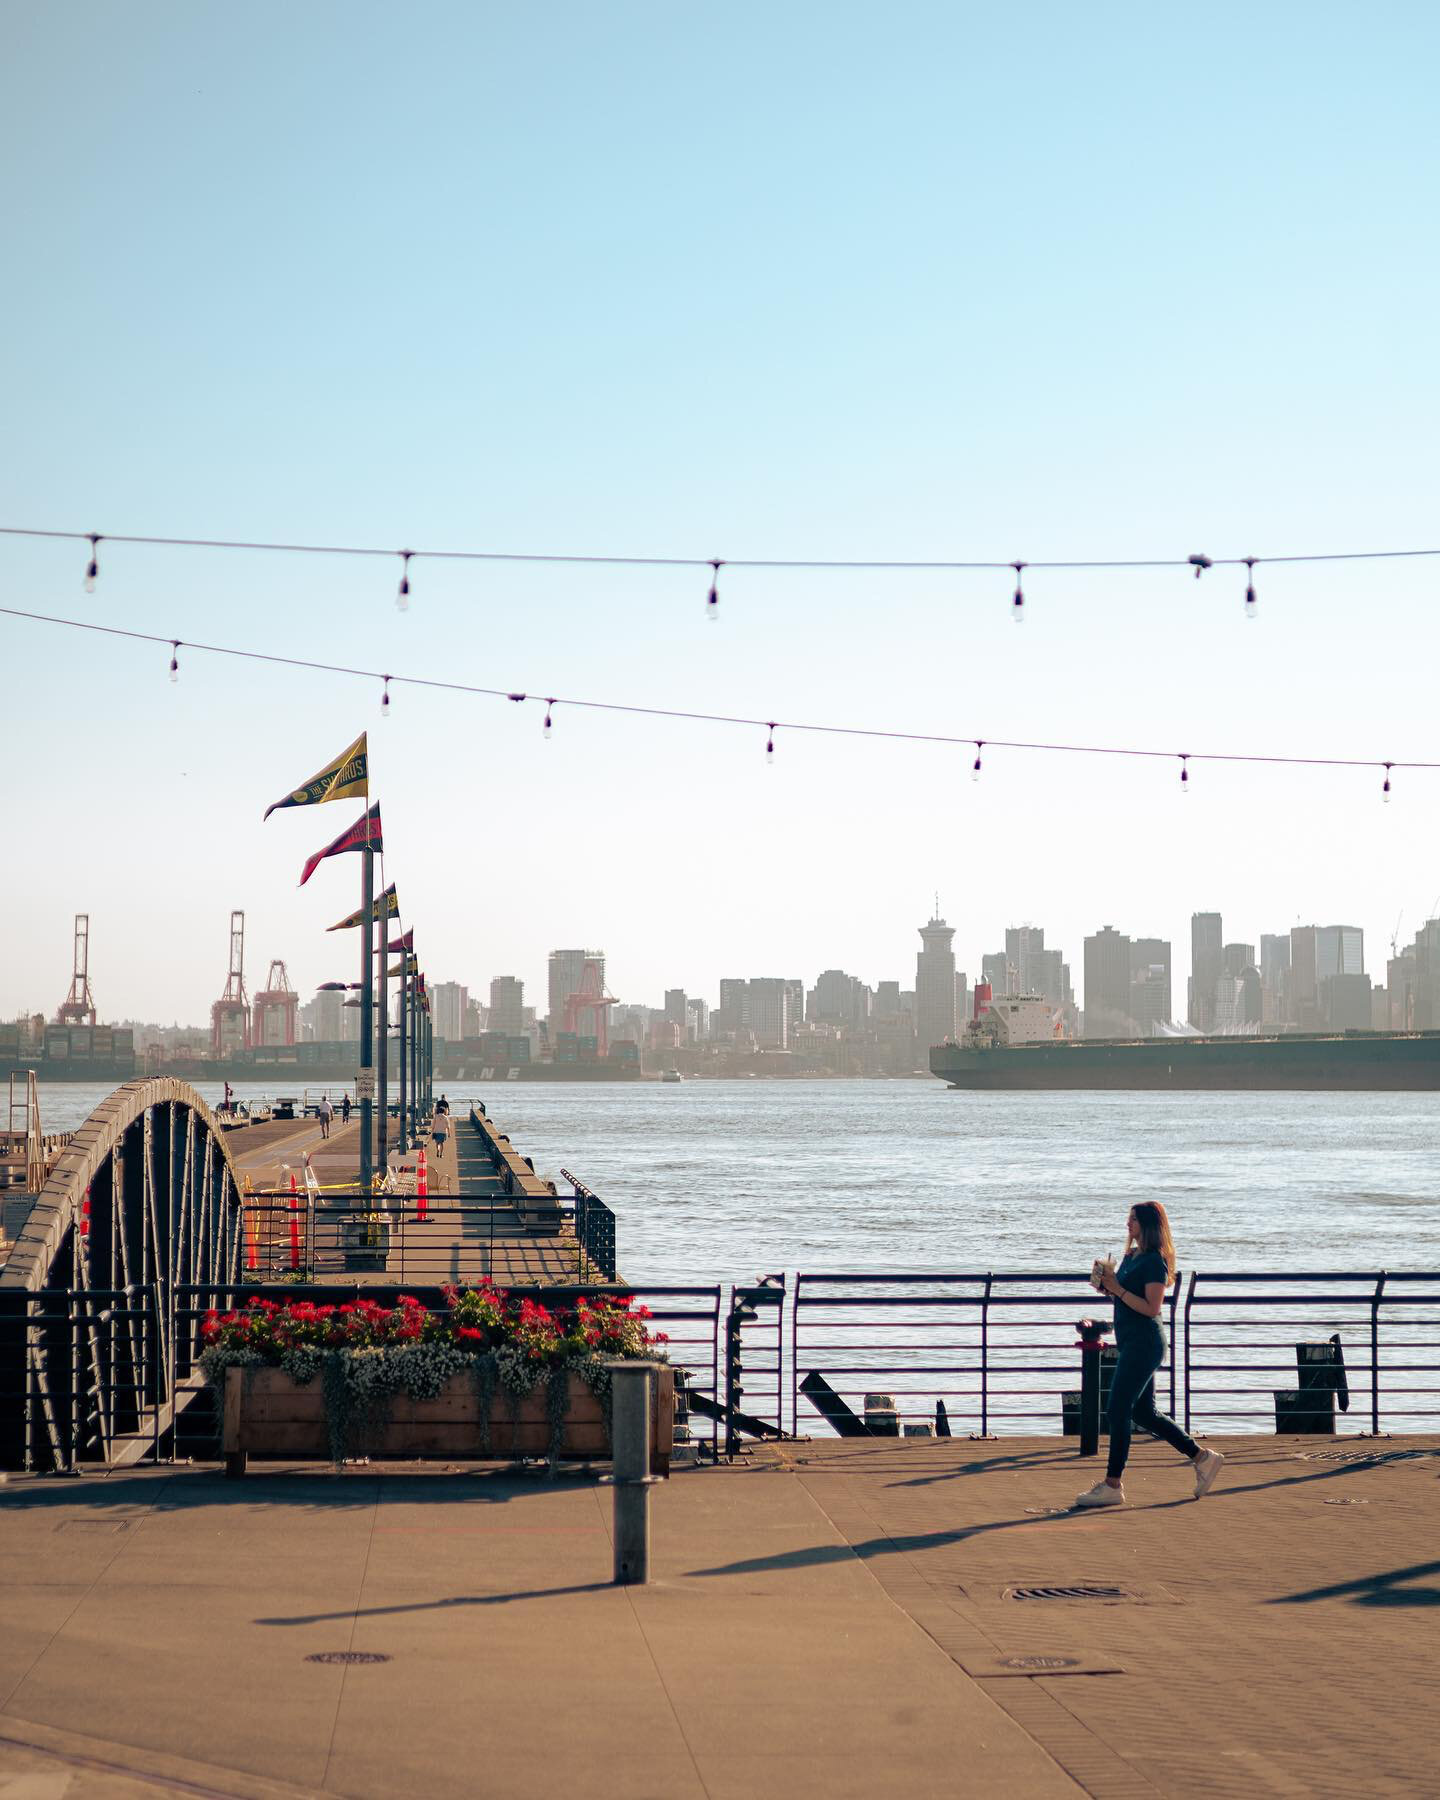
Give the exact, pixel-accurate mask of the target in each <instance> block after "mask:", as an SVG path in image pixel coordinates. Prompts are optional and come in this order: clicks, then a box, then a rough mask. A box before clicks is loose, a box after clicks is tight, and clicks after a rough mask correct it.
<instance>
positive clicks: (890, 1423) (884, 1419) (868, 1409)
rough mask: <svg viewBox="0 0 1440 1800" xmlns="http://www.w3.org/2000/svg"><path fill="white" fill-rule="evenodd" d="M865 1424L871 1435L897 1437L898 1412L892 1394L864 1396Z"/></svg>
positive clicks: (898, 1432)
mask: <svg viewBox="0 0 1440 1800" xmlns="http://www.w3.org/2000/svg"><path fill="white" fill-rule="evenodd" d="M865 1424H866V1426H867V1428H868V1429H869V1432H870V1435H871V1437H899V1435H900V1414H899V1411H898V1409H897V1408H896V1405H895V1396H894V1395H893V1394H867V1395H866V1396H865Z"/></svg>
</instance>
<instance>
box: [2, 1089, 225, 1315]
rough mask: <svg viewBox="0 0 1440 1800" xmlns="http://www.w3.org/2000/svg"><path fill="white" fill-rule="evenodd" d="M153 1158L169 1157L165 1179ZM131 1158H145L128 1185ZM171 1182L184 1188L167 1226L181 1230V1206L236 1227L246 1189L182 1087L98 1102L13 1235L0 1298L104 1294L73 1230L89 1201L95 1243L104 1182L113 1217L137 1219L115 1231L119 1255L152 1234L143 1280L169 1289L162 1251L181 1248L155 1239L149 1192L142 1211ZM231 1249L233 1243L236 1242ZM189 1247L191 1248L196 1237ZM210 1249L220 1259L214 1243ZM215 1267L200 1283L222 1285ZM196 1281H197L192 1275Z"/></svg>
mask: <svg viewBox="0 0 1440 1800" xmlns="http://www.w3.org/2000/svg"><path fill="white" fill-rule="evenodd" d="M162 1108H163V1109H167V1110H166V1111H165V1112H164V1113H163V1114H162V1115H161V1119H160V1129H159V1131H158V1133H157V1125H156V1113H157V1111H158V1109H162ZM157 1139H163V1140H164V1141H163V1142H158V1141H157ZM157 1153H159V1154H163V1155H164V1156H165V1158H166V1162H167V1166H166V1167H165V1168H164V1169H163V1170H159V1169H157V1168H156V1166H155V1162H156V1156H157ZM137 1155H138V1156H139V1157H140V1158H141V1159H142V1160H141V1161H140V1162H139V1164H138V1170H139V1174H140V1180H139V1181H134V1180H133V1179H129V1178H128V1170H127V1166H126V1165H127V1163H128V1161H129V1159H130V1158H131V1157H133V1156H137ZM178 1158H183V1162H181V1163H180V1166H179V1167H178V1168H177V1166H176V1165H177V1159H178ZM177 1175H178V1176H179V1177H180V1183H181V1185H180V1187H179V1191H178V1193H177V1194H176V1196H175V1197H176V1199H178V1201H179V1203H180V1206H181V1208H182V1213H181V1216H180V1217H178V1218H176V1219H174V1220H173V1221H170V1222H171V1223H172V1224H173V1225H175V1226H183V1225H184V1224H185V1223H186V1221H185V1219H184V1217H183V1209H184V1208H185V1207H186V1205H187V1204H189V1205H190V1206H192V1207H194V1206H197V1205H205V1206H206V1207H207V1210H209V1211H211V1212H213V1213H216V1214H218V1215H219V1218H220V1219H223V1220H225V1222H227V1223H233V1220H231V1219H230V1218H229V1217H228V1215H231V1214H234V1213H237V1212H238V1208H239V1200H240V1194H241V1192H242V1189H243V1182H242V1179H241V1176H240V1171H239V1169H238V1168H237V1166H236V1164H235V1160H234V1158H233V1157H232V1155H231V1153H230V1147H229V1144H228V1143H227V1142H226V1139H225V1135H224V1133H223V1132H222V1131H221V1130H220V1128H219V1126H218V1125H217V1124H216V1122H215V1115H214V1114H213V1113H212V1112H211V1110H210V1108H209V1106H208V1105H207V1104H206V1102H205V1101H204V1100H203V1099H202V1098H201V1096H200V1095H199V1094H198V1093H197V1092H196V1091H195V1089H194V1088H192V1087H191V1086H190V1085H189V1084H188V1083H187V1082H183V1081H174V1080H171V1079H169V1078H168V1077H153V1078H151V1079H149V1080H142V1081H127V1082H126V1083H125V1084H124V1086H123V1087H118V1088H116V1089H115V1091H114V1093H112V1094H110V1095H109V1096H108V1097H107V1098H106V1099H104V1100H102V1101H101V1103H100V1105H99V1106H97V1107H96V1108H95V1110H94V1112H92V1113H91V1115H90V1117H89V1118H88V1119H87V1120H86V1121H85V1123H84V1124H83V1125H82V1126H81V1127H80V1128H79V1130H78V1131H76V1132H75V1133H74V1135H73V1136H72V1138H71V1140H70V1142H69V1144H68V1145H67V1146H66V1148H65V1150H64V1151H63V1152H62V1154H61V1156H60V1158H59V1160H58V1161H57V1162H56V1163H55V1165H54V1167H53V1168H52V1170H51V1172H50V1177H49V1179H48V1180H47V1181H46V1183H45V1186H44V1187H43V1188H42V1189H41V1191H40V1193H39V1195H38V1196H37V1198H36V1200H35V1204H34V1205H33V1206H32V1208H31V1210H30V1213H29V1216H28V1217H27V1218H26V1220H25V1223H24V1224H23V1225H22V1227H21V1228H20V1231H19V1234H18V1235H17V1237H16V1240H15V1244H14V1247H13V1248H12V1250H11V1252H10V1256H9V1259H8V1261H7V1262H6V1263H5V1264H4V1266H3V1267H0V1289H4V1288H17V1287H22V1288H30V1289H41V1288H45V1287H47V1286H55V1287H65V1288H72V1287H78V1286H95V1287H101V1286H104V1285H105V1283H103V1282H101V1281H99V1280H97V1279H95V1274H96V1272H95V1271H94V1269H93V1257H91V1258H89V1259H83V1258H82V1257H81V1256H80V1254H79V1250H78V1247H77V1228H78V1227H80V1226H81V1225H82V1222H84V1215H83V1209H84V1206H85V1203H86V1202H87V1201H89V1202H90V1213H91V1217H90V1219H89V1221H88V1223H89V1224H90V1226H91V1229H92V1231H93V1232H94V1235H95V1236H96V1237H97V1238H99V1237H100V1236H101V1235H102V1221H101V1217H100V1213H101V1205H102V1201H103V1198H104V1195H103V1192H97V1189H99V1190H103V1189H104V1187H105V1184H106V1182H107V1180H108V1182H109V1184H110V1197H111V1199H112V1201H116V1200H118V1202H119V1207H118V1208H117V1210H120V1211H122V1212H123V1211H125V1210H126V1209H127V1208H128V1210H129V1211H131V1212H132V1213H133V1212H137V1210H138V1216H136V1217H133V1218H130V1219H128V1220H127V1221H126V1223H127V1224H128V1225H129V1227H130V1229H129V1230H128V1231H126V1232H125V1234H124V1237H123V1239H122V1238H120V1236H119V1234H118V1232H116V1231H114V1229H113V1226H112V1234H111V1235H113V1236H115V1237H116V1239H117V1249H119V1250H123V1249H124V1248H128V1244H129V1242H130V1241H133V1239H134V1238H135V1237H138V1238H139V1240H140V1245H139V1247H140V1248H141V1249H142V1251H143V1249H144V1240H145V1236H146V1234H147V1232H148V1229H149V1228H150V1227H151V1226H152V1225H153V1226H154V1227H155V1231H154V1234H153V1238H154V1241H153V1243H152V1246H151V1248H152V1254H153V1256H154V1260H153V1262H151V1263H150V1264H149V1274H150V1277H151V1278H152V1279H156V1278H158V1279H159V1280H161V1281H162V1282H164V1283H166V1284H167V1285H168V1283H169V1282H170V1281H172V1280H174V1279H175V1278H176V1276H177V1275H178V1273H179V1272H180V1271H179V1270H178V1269H176V1268H175V1267H174V1262H175V1258H173V1257H171V1256H167V1255H166V1254H165V1250H166V1249H167V1247H168V1248H171V1249H173V1250H175V1251H178V1252H181V1253H183V1251H184V1248H185V1239H184V1237H183V1236H182V1235H181V1234H180V1233H179V1232H173V1231H172V1233H171V1239H170V1243H169V1244H168V1245H167V1243H166V1242H165V1241H164V1239H163V1237H162V1234H161V1232H160V1230H159V1226H160V1223H161V1220H160V1216H159V1213H158V1211H157V1214H156V1216H155V1217H154V1218H153V1219H152V1218H151V1217H150V1216H149V1215H148V1213H147V1212H146V1210H145V1209H146V1206H147V1198H146V1196H147V1192H148V1194H149V1203H153V1204H156V1205H157V1206H158V1203H159V1201H160V1198H161V1195H160V1189H161V1187H162V1185H163V1186H164V1187H165V1188H166V1190H167V1192H168V1191H169V1190H171V1189H173V1188H174V1187H175V1185H176V1184H175V1177H176V1176H177ZM146 1177H149V1179H148V1180H147V1179H146ZM169 1210H173V1208H170V1209H169ZM217 1222H218V1221H217ZM137 1226H138V1227H139V1231H138V1232H137V1231H136V1230H135V1228H136V1227H137ZM86 1235H88V1234H86ZM230 1235H231V1234H229V1233H227V1234H226V1236H230ZM177 1239H178V1241H176V1240H177ZM234 1241H235V1242H236V1243H237V1244H238V1237H236V1238H235V1240H234ZM212 1242H213V1240H212ZM190 1243H191V1248H192V1249H193V1248H195V1240H194V1239H193V1238H192V1239H191V1240H190ZM214 1247H215V1248H216V1249H217V1250H218V1249H219V1244H218V1243H215V1244H214ZM84 1260H89V1261H90V1262H91V1264H92V1267H91V1268H90V1269H88V1270H86V1269H82V1268H80V1267H78V1266H72V1262H73V1264H74V1265H79V1264H80V1263H81V1262H82V1261H84ZM220 1260H221V1266H220V1267H212V1268H211V1269H208V1270H206V1271H205V1272H206V1274H213V1275H214V1276H216V1277H220V1276H223V1275H224V1274H226V1273H228V1272H229V1271H228V1268H226V1267H225V1261H226V1259H224V1258H222V1259H220ZM186 1272H190V1271H186ZM193 1272H194V1273H195V1275H196V1277H197V1278H199V1273H200V1272H199V1270H198V1269H196V1270H194V1271H193Z"/></svg>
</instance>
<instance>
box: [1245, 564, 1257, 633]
mask: <svg viewBox="0 0 1440 1800" xmlns="http://www.w3.org/2000/svg"><path fill="white" fill-rule="evenodd" d="M1245 570H1246V574H1245V617H1246V618H1247V619H1253V618H1254V617H1255V612H1256V603H1255V558H1254V557H1253V556H1247V557H1246V558H1245Z"/></svg>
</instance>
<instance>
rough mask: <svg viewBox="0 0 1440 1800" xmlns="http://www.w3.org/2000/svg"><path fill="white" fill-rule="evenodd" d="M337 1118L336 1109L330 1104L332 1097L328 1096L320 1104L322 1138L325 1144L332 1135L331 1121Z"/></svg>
mask: <svg viewBox="0 0 1440 1800" xmlns="http://www.w3.org/2000/svg"><path fill="white" fill-rule="evenodd" d="M334 1117H335V1108H334V1107H333V1106H332V1105H331V1104H330V1096H329V1095H328V1094H326V1095H325V1096H324V1098H323V1099H322V1100H321V1102H320V1137H321V1140H322V1142H323V1140H324V1139H325V1138H328V1137H329V1135H330V1121H331V1120H332V1119H333V1118H334Z"/></svg>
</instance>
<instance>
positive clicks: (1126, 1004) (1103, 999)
mask: <svg viewBox="0 0 1440 1800" xmlns="http://www.w3.org/2000/svg"><path fill="white" fill-rule="evenodd" d="M1134 1029H1135V1027H1134V1022H1133V1021H1132V1019H1131V1017H1130V940H1129V938H1128V937H1126V936H1125V934H1124V933H1123V932H1119V931H1117V930H1116V929H1115V927H1114V926H1113V925H1106V926H1104V927H1103V928H1102V929H1101V930H1099V931H1097V932H1096V933H1095V935H1094V936H1093V937H1087V938H1086V940H1085V1035H1086V1037H1129V1036H1130V1034H1131V1033H1132V1032H1133V1030H1134Z"/></svg>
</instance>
